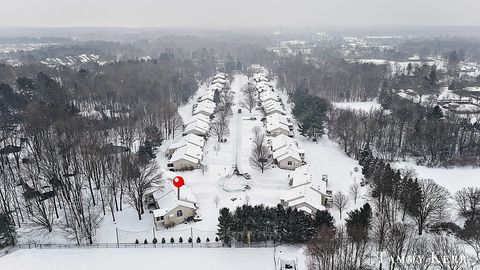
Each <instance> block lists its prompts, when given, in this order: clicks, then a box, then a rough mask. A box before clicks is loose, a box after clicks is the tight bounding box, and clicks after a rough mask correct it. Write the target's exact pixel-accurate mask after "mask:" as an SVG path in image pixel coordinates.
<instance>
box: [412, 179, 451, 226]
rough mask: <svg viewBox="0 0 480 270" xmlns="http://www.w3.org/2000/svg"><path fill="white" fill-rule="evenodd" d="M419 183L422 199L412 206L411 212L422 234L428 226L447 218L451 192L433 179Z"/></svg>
mask: <svg viewBox="0 0 480 270" xmlns="http://www.w3.org/2000/svg"><path fill="white" fill-rule="evenodd" d="M419 185H420V188H421V191H422V199H421V200H420V201H419V203H418V205H414V206H412V207H411V209H410V213H411V215H412V217H413V219H414V221H415V223H416V224H417V228H418V234H419V235H422V233H423V230H424V229H425V227H426V226H428V225H430V224H432V223H434V222H436V221H439V220H442V219H444V218H445V216H444V215H445V210H446V207H447V205H448V197H449V194H448V191H447V190H446V189H445V188H444V187H442V186H439V185H437V184H436V183H435V182H434V181H433V180H431V179H426V180H422V181H419Z"/></svg>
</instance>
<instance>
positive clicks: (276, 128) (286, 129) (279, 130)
mask: <svg viewBox="0 0 480 270" xmlns="http://www.w3.org/2000/svg"><path fill="white" fill-rule="evenodd" d="M265 125H266V129H267V135H269V136H278V135H286V136H290V137H293V131H292V130H291V129H290V126H289V125H288V124H285V123H283V122H279V121H273V120H270V121H268V120H267V122H266V123H265Z"/></svg>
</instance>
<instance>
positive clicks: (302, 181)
mask: <svg viewBox="0 0 480 270" xmlns="http://www.w3.org/2000/svg"><path fill="white" fill-rule="evenodd" d="M288 178H290V181H291V182H290V183H291V186H292V188H296V187H298V186H303V185H307V184H310V183H312V182H313V172H312V168H311V167H310V165H308V164H306V165H302V166H300V167H298V168H296V169H295V170H294V171H293V172H291V173H290V174H289V175H288Z"/></svg>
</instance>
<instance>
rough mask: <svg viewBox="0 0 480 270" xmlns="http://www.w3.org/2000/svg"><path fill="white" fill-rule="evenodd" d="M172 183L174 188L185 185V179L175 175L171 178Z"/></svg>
mask: <svg viewBox="0 0 480 270" xmlns="http://www.w3.org/2000/svg"><path fill="white" fill-rule="evenodd" d="M172 183H173V185H174V186H175V187H176V188H180V187H181V186H183V185H185V180H183V177H181V176H175V177H174V178H173V180H172Z"/></svg>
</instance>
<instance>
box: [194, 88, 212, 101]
mask: <svg viewBox="0 0 480 270" xmlns="http://www.w3.org/2000/svg"><path fill="white" fill-rule="evenodd" d="M214 96H215V90H211V89H207V91H205V94H203V95H201V96H200V97H198V99H197V101H198V102H202V101H205V100H209V101H212V102H213V97H214Z"/></svg>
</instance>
